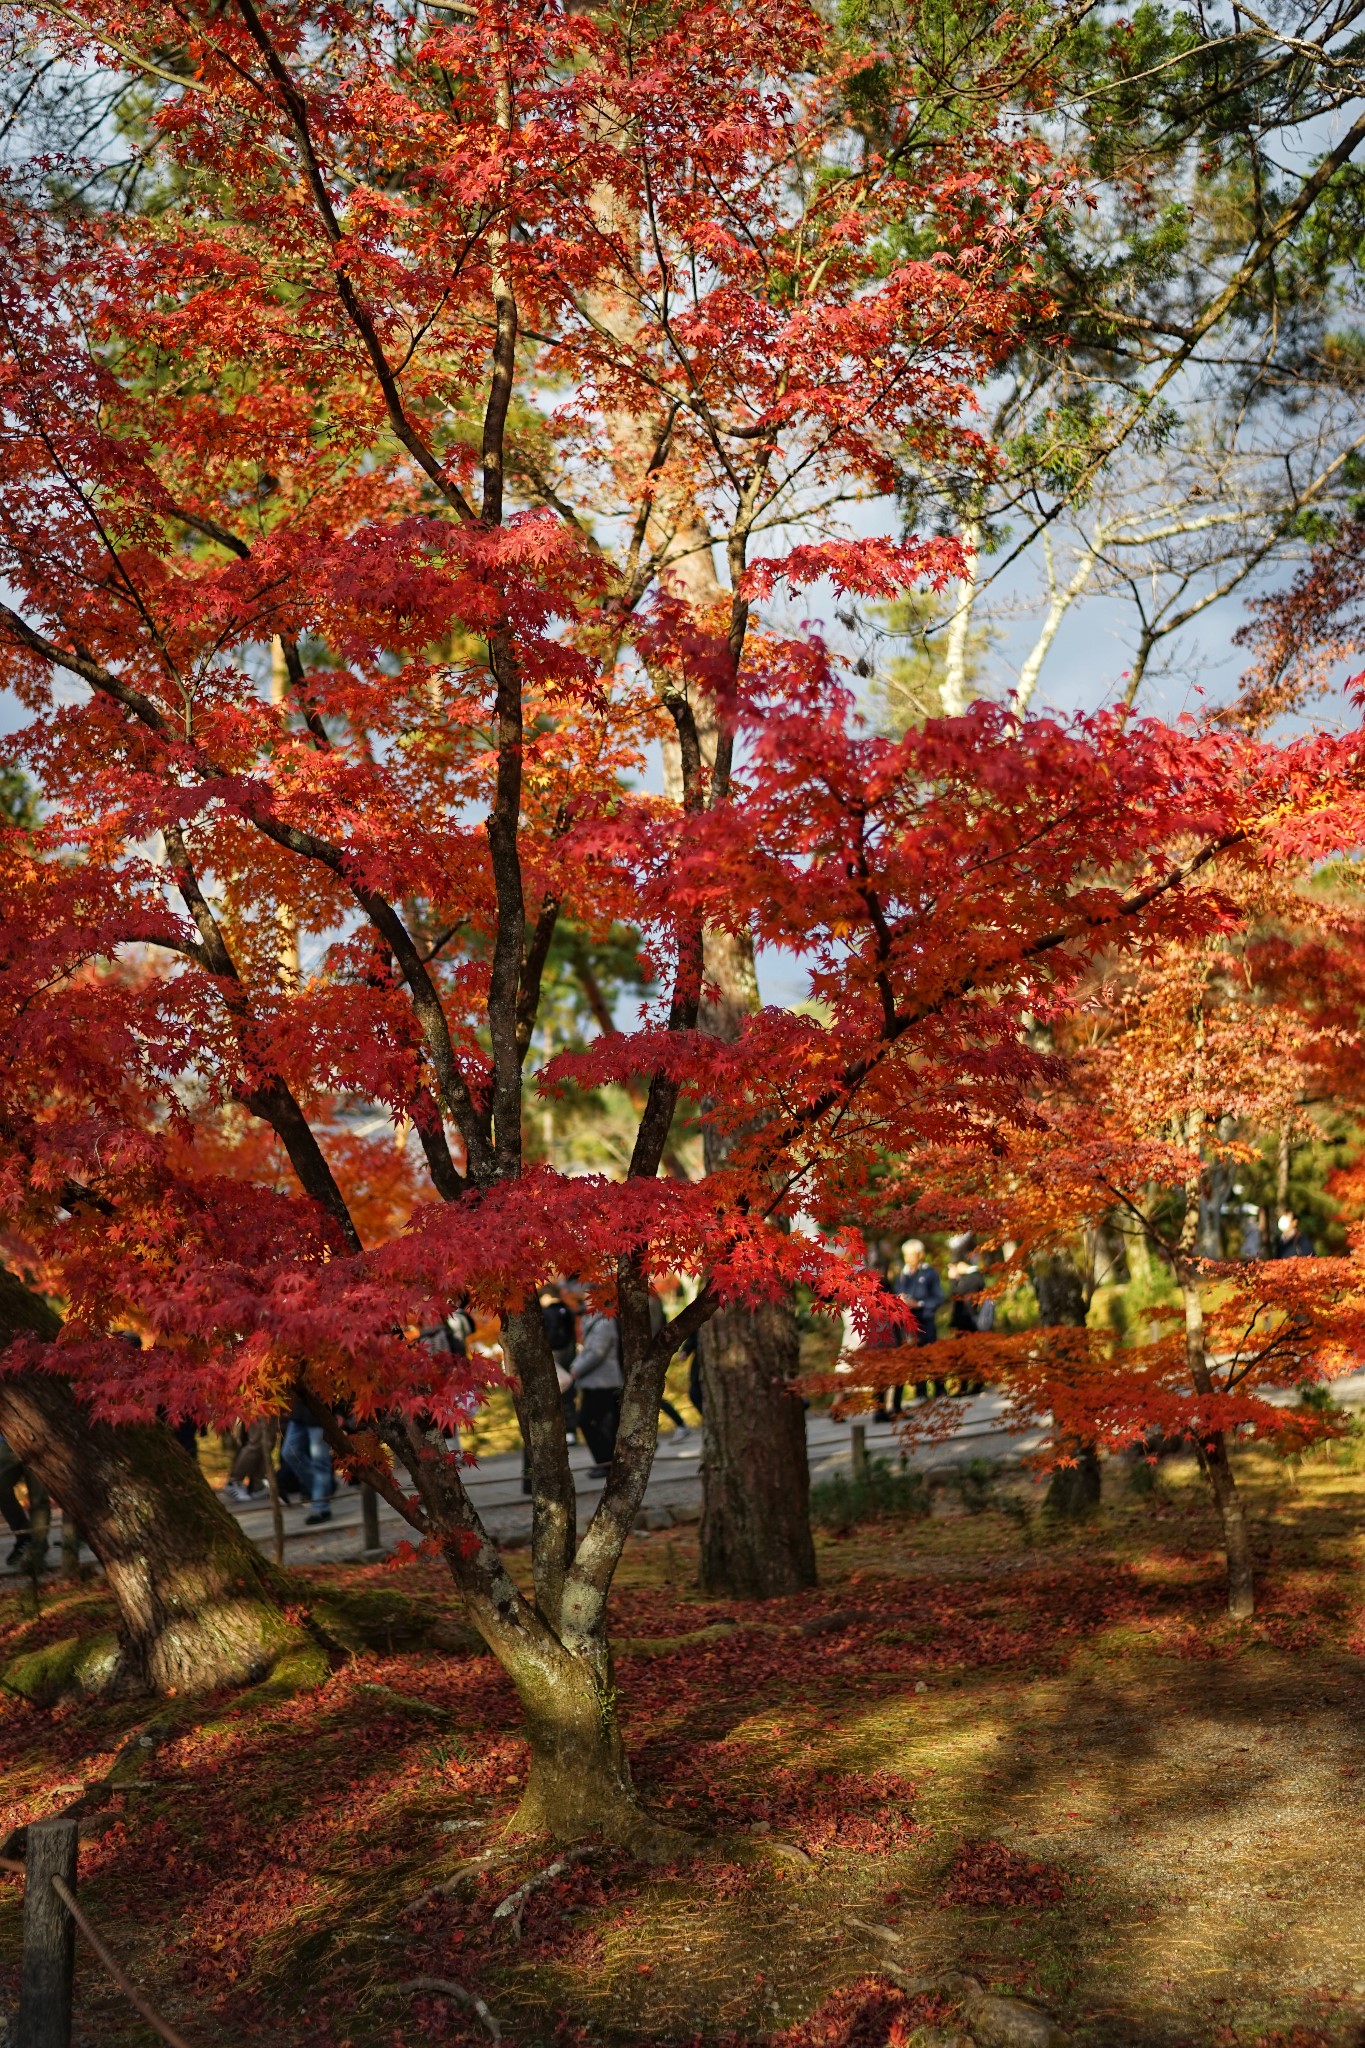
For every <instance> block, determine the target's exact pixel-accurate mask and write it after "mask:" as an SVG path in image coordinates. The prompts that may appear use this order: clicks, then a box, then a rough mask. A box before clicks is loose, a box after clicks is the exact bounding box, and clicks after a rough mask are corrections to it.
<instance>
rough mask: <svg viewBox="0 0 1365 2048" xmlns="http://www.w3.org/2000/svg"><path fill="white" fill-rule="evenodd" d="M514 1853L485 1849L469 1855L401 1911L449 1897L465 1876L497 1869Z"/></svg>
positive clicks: (514, 1856) (414, 1908)
mask: <svg viewBox="0 0 1365 2048" xmlns="http://www.w3.org/2000/svg"><path fill="white" fill-rule="evenodd" d="M516 1853H517V1852H516V1850H515V1849H485V1850H484V1852H483V1854H482V1855H481V1856H471V1857H470V1859H469V1861H468V1862H467V1863H461V1864H460V1865H458V1867H457V1868H456V1869H454V1870H452V1871H451V1873H450V1876H449V1877H443V1878H442V1879H441V1882H440V1883H439V1884H434V1885H432V1886H431V1888H430V1890H428V1891H424V1892H421V1893H419V1894H418V1896H417V1897H416V1898H415V1899H410V1900H409V1901H408V1903H407V1905H406V1906H404V1908H403V1911H404V1912H405V1913H415V1912H416V1911H417V1908H418V1907H419V1906H427V1905H430V1903H431V1901H432V1900H433V1899H446V1898H449V1896H450V1894H451V1893H452V1892H455V1891H458V1890H459V1888H460V1886H461V1885H462V1884H463V1883H464V1882H465V1880H466V1879H467V1878H471V1877H476V1876H477V1875H478V1873H479V1872H480V1871H482V1870H498V1869H500V1868H501V1866H502V1865H503V1864H504V1863H512V1862H514V1861H515V1860H516Z"/></svg>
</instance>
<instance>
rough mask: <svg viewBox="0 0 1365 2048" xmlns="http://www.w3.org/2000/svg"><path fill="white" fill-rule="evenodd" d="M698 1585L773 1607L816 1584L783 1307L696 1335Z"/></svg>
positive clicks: (734, 1317) (790, 1319)
mask: <svg viewBox="0 0 1365 2048" xmlns="http://www.w3.org/2000/svg"><path fill="white" fill-rule="evenodd" d="M700 1348H701V1368H702V1390H703V1406H702V1432H703V1438H702V1440H703V1446H704V1452H703V1459H702V1518H701V1573H700V1577H701V1585H702V1588H703V1590H704V1591H705V1592H708V1593H722V1594H727V1595H728V1596H729V1597H730V1598H731V1599H736V1600H771V1599H775V1598H776V1597H778V1596H779V1595H780V1594H783V1593H796V1592H799V1591H801V1589H802V1588H803V1587H806V1586H813V1585H814V1584H815V1582H816V1566H815V1543H814V1539H813V1538H812V1535H811V1526H810V1468H809V1466H808V1464H807V1461H806V1418H805V1413H804V1411H803V1409H802V1406H801V1403H800V1401H799V1400H798V1399H797V1398H796V1396H795V1395H794V1394H793V1393H792V1391H791V1381H792V1379H793V1377H794V1376H795V1373H796V1368H797V1336H796V1320H795V1317H794V1316H793V1314H792V1311H791V1308H790V1306H789V1304H788V1303H786V1302H766V1303H764V1304H763V1306H762V1307H760V1308H757V1309H746V1308H729V1309H722V1310H721V1312H720V1313H719V1314H718V1315H716V1316H714V1317H713V1318H712V1320H711V1321H710V1322H709V1323H708V1324H707V1325H706V1326H705V1328H704V1329H703V1330H702V1333H701V1338H700Z"/></svg>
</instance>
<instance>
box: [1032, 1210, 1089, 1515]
mask: <svg viewBox="0 0 1365 2048" xmlns="http://www.w3.org/2000/svg"><path fill="white" fill-rule="evenodd" d="M1029 1277H1030V1279H1031V1280H1032V1282H1033V1291H1034V1293H1035V1294H1036V1295H1037V1297H1038V1319H1039V1321H1040V1322H1041V1323H1042V1324H1043V1325H1044V1326H1045V1327H1047V1328H1051V1329H1056V1328H1058V1327H1061V1326H1069V1327H1070V1328H1072V1329H1077V1330H1079V1329H1083V1328H1084V1327H1085V1315H1086V1306H1085V1282H1084V1279H1083V1278H1082V1276H1081V1270H1080V1267H1079V1266H1078V1265H1077V1264H1076V1261H1075V1259H1074V1257H1073V1256H1072V1254H1071V1253H1070V1252H1069V1251H1062V1252H1047V1253H1045V1254H1043V1255H1042V1256H1041V1257H1040V1258H1037V1259H1035V1260H1034V1262H1033V1266H1032V1268H1031V1269H1030V1274H1029ZM1067 1450H1068V1452H1069V1454H1070V1456H1071V1458H1072V1459H1073V1460H1074V1463H1072V1464H1070V1465H1054V1466H1053V1468H1052V1477H1051V1478H1050V1479H1049V1481H1048V1488H1047V1498H1046V1499H1045V1500H1044V1502H1043V1506H1044V1508H1045V1510H1046V1511H1047V1513H1048V1514H1050V1515H1055V1516H1056V1517H1057V1518H1058V1519H1059V1520H1061V1521H1080V1520H1083V1519H1084V1518H1085V1517H1086V1516H1087V1515H1092V1514H1094V1512H1095V1510H1096V1509H1097V1508H1098V1506H1099V1504H1100V1494H1101V1491H1102V1488H1103V1479H1102V1476H1101V1472H1100V1461H1099V1458H1098V1457H1097V1455H1096V1452H1095V1446H1094V1444H1093V1443H1087V1442H1085V1441H1084V1440H1083V1439H1082V1438H1080V1437H1077V1438H1074V1439H1073V1440H1072V1441H1071V1442H1070V1443H1069V1444H1068V1445H1067Z"/></svg>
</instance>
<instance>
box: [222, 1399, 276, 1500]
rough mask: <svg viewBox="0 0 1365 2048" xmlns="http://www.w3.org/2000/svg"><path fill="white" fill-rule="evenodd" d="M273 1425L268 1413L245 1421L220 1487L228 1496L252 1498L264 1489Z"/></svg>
mask: <svg viewBox="0 0 1365 2048" xmlns="http://www.w3.org/2000/svg"><path fill="white" fill-rule="evenodd" d="M274 1428H275V1425H274V1422H273V1421H272V1419H271V1418H270V1417H269V1416H263V1417H262V1418H261V1419H260V1420H259V1421H257V1422H253V1423H250V1424H249V1425H248V1427H247V1432H246V1438H245V1441H244V1442H243V1444H242V1447H241V1449H240V1450H239V1451H238V1453H237V1455H236V1457H235V1458H234V1459H233V1461H232V1470H231V1471H230V1472H229V1474H228V1481H227V1485H226V1486H225V1487H224V1488H223V1492H224V1493H225V1494H226V1495H227V1497H228V1499H229V1500H235V1501H248V1500H255V1499H257V1498H258V1497H259V1496H260V1495H261V1494H263V1493H265V1492H266V1491H267V1487H266V1470H267V1467H268V1466H269V1464H270V1445H271V1442H272V1439H273V1433H274Z"/></svg>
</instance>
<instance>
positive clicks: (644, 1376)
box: [376, 1276, 685, 1857]
mask: <svg viewBox="0 0 1365 2048" xmlns="http://www.w3.org/2000/svg"><path fill="white" fill-rule="evenodd" d="M619 1306H620V1323H621V1330H622V1354H623V1360H624V1365H625V1381H626V1383H625V1388H624V1391H623V1395H622V1404H621V1424H620V1429H619V1431H618V1434H617V1439H616V1450H615V1453H614V1454H613V1458H612V1465H611V1471H610V1474H609V1476H608V1479H607V1483H606V1487H605V1489H604V1492H603V1496H602V1498H601V1500H600V1501H599V1502H598V1504H597V1507H596V1509H595V1510H594V1513H593V1516H592V1520H591V1522H590V1524H589V1527H588V1529H587V1530H586V1531H585V1532H584V1534H583V1536H582V1537H581V1538H580V1539H578V1540H575V1534H574V1529H575V1520H576V1502H575V1495H574V1485H573V1475H572V1473H571V1472H570V1470H569V1459H568V1451H567V1448H566V1445H565V1441H564V1410H563V1405H562V1402H561V1398H560V1393H559V1387H558V1384H557V1381H556V1377H555V1369H554V1363H553V1360H552V1359H551V1356H550V1349H549V1345H548V1343H547V1342H546V1338H545V1330H544V1325H543V1323H542V1321H541V1315H540V1310H539V1308H538V1307H537V1306H536V1304H535V1300H534V1297H532V1301H531V1305H530V1307H529V1308H526V1309H521V1310H518V1311H515V1312H512V1313H509V1314H508V1315H507V1316H505V1317H504V1319H503V1326H502V1337H503V1347H504V1354H505V1356H506V1358H507V1360H508V1362H509V1364H510V1365H511V1366H512V1369H513V1371H514V1373H515V1375H516V1379H517V1381H518V1386H519V1391H518V1397H517V1405H518V1413H519V1415H520V1416H521V1420H522V1428H523V1431H524V1433H525V1438H526V1452H527V1464H528V1467H529V1471H530V1476H531V1483H532V1545H531V1569H532V1578H533V1588H532V1591H531V1592H530V1593H529V1594H528V1593H527V1592H526V1591H524V1590H523V1588H522V1587H520V1586H519V1585H518V1584H517V1583H516V1581H515V1580H513V1579H512V1578H511V1577H510V1575H509V1573H508V1571H507V1568H506V1566H505V1565H504V1563H503V1561H502V1558H501V1557H500V1556H499V1553H498V1548H497V1545H496V1543H495V1542H494V1541H493V1540H492V1538H491V1537H490V1536H489V1535H488V1533H487V1531H486V1530H485V1529H484V1528H483V1526H482V1524H481V1522H480V1521H479V1518H478V1515H477V1513H476V1512H475V1510H474V1508H473V1506H472V1505H471V1503H470V1500H469V1496H468V1494H467V1492H466V1491H465V1488H464V1485H463V1483H462V1479H461V1468H460V1463H459V1460H458V1458H457V1457H455V1456H452V1455H451V1454H450V1453H449V1452H448V1451H447V1450H446V1449H445V1448H444V1446H443V1445H442V1444H440V1443H439V1442H437V1441H435V1440H434V1439H431V1438H424V1437H420V1436H419V1435H418V1434H417V1433H416V1432H414V1431H413V1430H412V1429H410V1428H409V1427H408V1425H407V1424H406V1423H405V1422H403V1421H402V1419H401V1418H391V1419H389V1420H388V1421H386V1423H385V1425H384V1435H385V1437H386V1439H387V1441H388V1442H389V1444H390V1446H391V1447H392V1449H393V1450H394V1451H395V1453H396V1455H397V1456H398V1458H399V1459H400V1461H401V1462H402V1464H403V1465H404V1466H405V1467H406V1468H407V1471H408V1473H409V1474H410V1476H411V1478H412V1481H413V1484H414V1487H415V1489H416V1496H417V1500H418V1501H419V1503H420V1506H421V1509H422V1513H423V1526H424V1527H425V1528H426V1529H427V1530H428V1531H429V1532H430V1533H431V1534H432V1535H433V1536H434V1537H435V1538H436V1540H437V1541H438V1542H439V1544H440V1545H441V1548H442V1550H443V1552H444V1554H445V1557H446V1561H447V1564H448V1565H449V1568H450V1572H451V1576H452V1578H453V1579H454V1582H455V1585H456V1587H457V1589H458V1590H459V1592H460V1595H461V1597H462V1599H463V1602H464V1606H465V1611H466V1613H467V1615H468V1617H469V1619H470V1621H471V1622H472V1623H473V1625H474V1627H475V1628H476V1629H477V1630H478V1631H479V1633H480V1635H481V1636H482V1637H483V1639H484V1641H485V1643H487V1645H488V1648H489V1649H490V1650H491V1651H492V1653H493V1655H494V1656H495V1657H496V1658H497V1660H498V1662H499V1663H500V1664H501V1665H502V1667H503V1669H504V1671H505V1672H506V1673H507V1675H508V1677H509V1678H510V1679H511V1681H512V1684H513V1685H514V1686H515V1688H516V1692H517V1697H518V1700H519V1702H520V1705H521V1709H522V1713H523V1715H524V1718H525V1732H526V1738H527V1743H528V1746H529V1749H530V1775H529V1778H528V1781H527V1785H526V1790H525V1793H524V1795H523V1798H522V1801H521V1805H520V1807H519V1808H518V1811H517V1814H516V1818H515V1820H514V1822H513V1829H514V1831H515V1832H518V1833H524V1834H531V1835H547V1836H549V1837H550V1838H551V1839H552V1840H555V1841H574V1840H578V1839H580V1838H582V1837H583V1836H585V1835H591V1836H596V1837H597V1838H598V1839H599V1840H603V1841H610V1842H614V1843H618V1844H620V1845H621V1846H622V1847H624V1848H627V1849H629V1850H630V1851H631V1852H632V1853H633V1854H636V1855H643V1856H647V1857H654V1856H658V1855H666V1856H676V1855H677V1854H678V1853H679V1850H680V1849H681V1848H682V1847H683V1846H684V1845H685V1838H684V1837H683V1836H682V1835H681V1834H680V1833H679V1831H678V1830H677V1829H676V1828H672V1827H669V1826H667V1825H666V1824H665V1823H663V1822H661V1821H660V1820H658V1819H657V1818H656V1817H655V1816H654V1815H653V1814H651V1813H650V1812H649V1810H648V1809H647V1807H646V1806H645V1805H644V1803H643V1802H642V1800H641V1799H640V1796H639V1794H638V1792H637V1791H636V1788H635V1786H634V1784H633V1782H632V1779H631V1773H630V1765H629V1761H628V1759H627V1756H626V1749H625V1744H624V1742H623V1740H622V1736H621V1730H620V1726H619V1723H618V1720H617V1713H616V1688H615V1683H614V1680H613V1676H612V1663H611V1650H610V1645H609V1642H608V1638H607V1602H608V1596H609V1593H610V1588H611V1582H612V1578H613V1576H614V1573H615V1569H616V1566H617V1564H618V1562H619V1560H620V1556H621V1552H622V1550H623V1549H624V1547H625V1543H626V1540H627V1538H628V1536H629V1534H630V1531H631V1529H632V1527H633V1526H634V1522H635V1516H636V1514H637V1513H638V1511H639V1507H640V1504H641V1501H642V1500H643V1498H644V1491H645V1487H646V1484H647V1483H648V1479H649V1471H650V1465H651V1462H652V1459H653V1453H654V1444H655V1440H656V1437H657V1434H658V1415H659V1395H660V1393H661V1391H662V1388H663V1379H664V1373H665V1371H666V1369H667V1365H668V1360H667V1356H666V1355H665V1353H664V1350H663V1348H662V1346H661V1347H660V1348H659V1351H658V1353H657V1354H656V1353H655V1352H654V1350H653V1348H652V1337H651V1330H650V1314H649V1295H648V1291H647V1288H646V1286H645V1284H644V1281H643V1279H641V1278H638V1277H637V1278H636V1279H635V1281H634V1282H633V1283H632V1282H630V1281H629V1280H627V1279H626V1278H625V1277H624V1276H623V1281H622V1287H621V1301H620V1305H619ZM376 1477H377V1482H378V1484H379V1488H380V1490H381V1491H382V1490H383V1485H384V1483H385V1482H384V1481H383V1479H382V1477H381V1476H380V1475H378V1473H377V1475H376Z"/></svg>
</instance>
